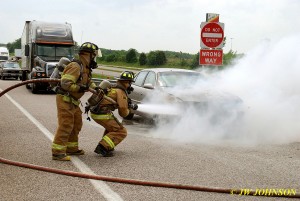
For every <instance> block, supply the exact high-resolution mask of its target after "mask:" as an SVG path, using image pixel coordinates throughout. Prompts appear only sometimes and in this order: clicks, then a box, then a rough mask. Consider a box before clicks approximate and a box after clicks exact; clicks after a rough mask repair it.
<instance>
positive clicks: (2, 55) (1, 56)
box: [0, 47, 9, 62]
mask: <svg viewBox="0 0 300 201" xmlns="http://www.w3.org/2000/svg"><path fill="white" fill-rule="evenodd" d="M8 59H9V52H8V49H7V48H6V47H0V62H3V61H8Z"/></svg>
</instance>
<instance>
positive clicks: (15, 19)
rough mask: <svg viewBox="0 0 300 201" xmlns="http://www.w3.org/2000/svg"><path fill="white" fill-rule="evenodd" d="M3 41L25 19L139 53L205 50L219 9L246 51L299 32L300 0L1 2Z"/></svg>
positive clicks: (231, 40) (17, 32)
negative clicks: (206, 25)
mask: <svg viewBox="0 0 300 201" xmlns="http://www.w3.org/2000/svg"><path fill="white" fill-rule="evenodd" d="M0 5H1V11H0V19H1V21H0V43H8V42H13V41H15V40H16V39H18V38H20V37H21V35H22V31H23V27H24V24H25V21H26V20H40V21H49V22H69V23H71V24H72V28H73V36H74V39H75V41H77V42H78V43H79V44H81V43H82V42H86V41H90V42H94V43H96V44H97V45H99V46H100V47H102V48H106V49H113V50H121V49H123V50H128V49H129V48H134V49H136V50H137V51H138V52H149V51H151V50H170V51H177V52H179V51H182V52H186V53H192V54H196V53H197V52H198V51H199V49H200V24H201V22H204V21H205V20H206V19H205V18H206V13H217V14H219V15H220V22H223V23H224V24H225V30H224V32H225V36H226V37H227V45H226V46H225V47H224V52H225V53H226V52H228V51H229V50H230V48H231V46H232V49H233V50H234V51H237V52H238V53H247V52H248V51H250V50H251V49H253V48H254V47H255V46H257V45H258V44H260V43H261V42H262V41H264V40H269V41H272V42H276V41H278V40H281V39H283V38H285V37H287V36H289V35H295V34H299V33H300V20H299V17H300V14H299V13H300V1H299V0H185V1H182V0H110V1H107V0H39V1H35V0H25V1H19V0H18V1H17V0H10V1H1V3H0Z"/></svg>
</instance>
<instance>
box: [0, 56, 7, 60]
mask: <svg viewBox="0 0 300 201" xmlns="http://www.w3.org/2000/svg"><path fill="white" fill-rule="evenodd" d="M0 60H5V61H6V60H8V56H0Z"/></svg>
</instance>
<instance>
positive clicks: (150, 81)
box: [145, 71, 155, 86]
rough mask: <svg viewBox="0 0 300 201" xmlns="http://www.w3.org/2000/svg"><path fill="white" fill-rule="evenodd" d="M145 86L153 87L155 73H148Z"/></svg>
mask: <svg viewBox="0 0 300 201" xmlns="http://www.w3.org/2000/svg"><path fill="white" fill-rule="evenodd" d="M145 84H151V85H152V86H155V73H154V72H151V71H150V72H149V73H148V75H147V77H146V79H145Z"/></svg>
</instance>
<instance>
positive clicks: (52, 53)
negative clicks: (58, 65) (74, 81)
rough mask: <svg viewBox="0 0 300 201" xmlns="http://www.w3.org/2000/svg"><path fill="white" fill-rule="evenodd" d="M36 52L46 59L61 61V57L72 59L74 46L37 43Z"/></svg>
mask: <svg viewBox="0 0 300 201" xmlns="http://www.w3.org/2000/svg"><path fill="white" fill-rule="evenodd" d="M36 53H37V56H39V57H40V58H41V59H43V60H44V61H59V59H60V58H61V57H67V58H68V59H72V58H73V55H74V48H73V46H57V45H37V49H36Z"/></svg>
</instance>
